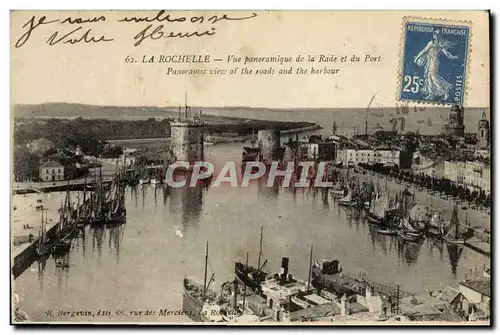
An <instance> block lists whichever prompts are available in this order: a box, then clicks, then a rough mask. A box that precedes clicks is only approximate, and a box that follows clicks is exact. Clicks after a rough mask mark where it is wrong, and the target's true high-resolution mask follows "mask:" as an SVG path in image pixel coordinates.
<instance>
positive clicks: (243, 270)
mask: <svg viewBox="0 0 500 335" xmlns="http://www.w3.org/2000/svg"><path fill="white" fill-rule="evenodd" d="M263 229H264V227H262V226H261V227H260V247H259V258H258V262H257V268H255V267H253V266H251V265H248V264H243V263H241V262H236V263H235V264H234V272H235V274H236V278H237V279H238V281H239V282H240V283H241V284H242V285H246V287H249V288H250V289H251V290H254V291H257V292H259V291H260V284H261V283H262V282H263V281H264V280H265V279H266V277H267V273H266V272H264V271H262V269H263V268H264V266H265V265H266V264H267V259H266V260H264V263H262V265H261V260H262V236H263Z"/></svg>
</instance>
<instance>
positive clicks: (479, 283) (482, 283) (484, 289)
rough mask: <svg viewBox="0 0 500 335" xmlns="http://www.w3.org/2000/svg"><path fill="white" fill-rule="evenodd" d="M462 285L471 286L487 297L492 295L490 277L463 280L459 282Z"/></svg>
mask: <svg viewBox="0 0 500 335" xmlns="http://www.w3.org/2000/svg"><path fill="white" fill-rule="evenodd" d="M459 284H460V285H462V286H465V287H467V288H470V289H471V290H474V291H476V292H479V293H481V294H482V295H485V296H487V297H490V296H491V279H490V278H480V279H471V280H463V281H461V282H460V283H459Z"/></svg>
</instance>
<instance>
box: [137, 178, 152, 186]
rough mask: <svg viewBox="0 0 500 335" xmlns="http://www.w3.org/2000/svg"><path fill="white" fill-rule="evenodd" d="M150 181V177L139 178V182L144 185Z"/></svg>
mask: <svg viewBox="0 0 500 335" xmlns="http://www.w3.org/2000/svg"><path fill="white" fill-rule="evenodd" d="M150 182H151V179H149V178H141V179H139V184H141V185H146V184H149V183H150Z"/></svg>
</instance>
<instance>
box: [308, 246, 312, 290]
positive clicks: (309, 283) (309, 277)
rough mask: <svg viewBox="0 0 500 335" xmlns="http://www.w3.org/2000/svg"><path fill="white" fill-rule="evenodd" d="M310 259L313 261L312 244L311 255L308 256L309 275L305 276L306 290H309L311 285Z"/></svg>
mask: <svg viewBox="0 0 500 335" xmlns="http://www.w3.org/2000/svg"><path fill="white" fill-rule="evenodd" d="M312 261H313V245H312V244H311V255H310V256H309V276H308V278H307V290H306V291H309V287H310V286H311V272H312Z"/></svg>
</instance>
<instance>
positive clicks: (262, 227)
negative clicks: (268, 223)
mask: <svg viewBox="0 0 500 335" xmlns="http://www.w3.org/2000/svg"><path fill="white" fill-rule="evenodd" d="M263 231H264V226H260V245H259V260H258V261H257V271H259V272H260V261H261V258H262V234H263Z"/></svg>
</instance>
